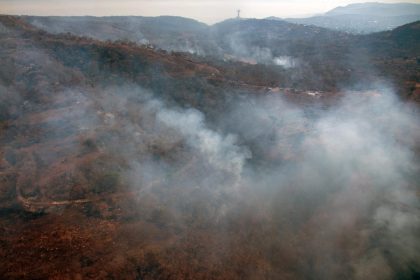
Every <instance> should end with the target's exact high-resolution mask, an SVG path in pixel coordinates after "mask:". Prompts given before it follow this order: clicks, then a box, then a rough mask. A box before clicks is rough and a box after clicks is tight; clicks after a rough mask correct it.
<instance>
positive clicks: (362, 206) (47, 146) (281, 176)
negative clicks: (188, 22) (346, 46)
mask: <svg viewBox="0 0 420 280" xmlns="http://www.w3.org/2000/svg"><path fill="white" fill-rule="evenodd" d="M226 24H230V23H226ZM236 24H237V23H234V24H233V26H225V27H223V29H224V28H230V29H231V30H232V31H234V32H240V31H242V30H243V31H244V33H243V34H241V33H240V34H239V35H238V36H239V38H243V37H242V36H248V37H249V35H250V34H254V33H255V30H264V29H265V26H266V22H262V23H261V24H256V28H255V29H253V26H254V24H249V22H247V21H243V22H241V23H240V25H239V27H237V26H236ZM242 24H243V25H242ZM287 26H289V25H287V24H286V25H284V27H287ZM292 26H293V25H292ZM236 28H238V29H236ZM273 28H275V27H273ZM406 28H408V29H407V30H411V28H414V29H415V27H410V26H409V27H406ZM280 29H281V28H279V29H278V30H275V32H278V31H280ZM305 30H307V29H304V28H302V29H301V30H300V29H298V30H296V33H297V36H298V37H299V40H297V41H300V39H302V40H303V39H304V38H305ZM315 30H316V29H315ZM404 30H405V28H403V29H401V30H398V31H397V32H395V33H394V36H395V37H396V38H399V37H400V36H402V35H400V34H403V35H404V34H405V31H404ZM222 31H223V30H219V31H217V32H216V35H215V36H217V33H220V34H223V32H222ZM0 32H1V34H0V59H1V61H2V64H1V66H0V104H1V106H2V107H1V108H0V109H1V110H0V113H1V114H0V249H1V250H0V258H1V260H2V261H1V263H0V275H1V276H2V278H4V279H45V278H53V279H98V278H99V279H101V278H103V279H107V278H108V279H120V278H122V279H305V278H311V277H312V278H317V279H343V278H350V279H363V278H366V275H373V274H374V275H375V276H378V277H379V278H390V279H392V278H397V277H400V278H405V279H410V278H415V277H416V275H418V273H419V271H418V267H420V266H419V260H420V258H419V252H420V250H418V249H419V248H418V244H420V243H419V242H418V238H419V237H418V235H417V234H416V233H417V232H418V229H419V227H420V223H419V222H418V218H417V217H418V214H419V209H418V194H419V185H418V182H419V180H418V179H419V178H418V174H419V173H418V170H419V164H418V156H417V153H413V151H418V150H419V149H418V143H420V142H419V141H418V139H419V138H420V136H419V135H418V131H420V129H419V128H418V122H417V115H416V114H415V112H414V111H413V108H411V107H409V106H408V108H406V106H407V104H406V103H403V102H400V101H399V100H398V99H397V98H394V97H393V96H392V95H391V94H390V93H389V92H388V91H389V90H388V89H386V87H385V86H382V87H381V88H380V89H378V90H375V91H363V92H349V93H343V92H341V93H337V92H325V91H320V90H315V89H318V88H320V87H321V86H323V85H322V83H316V82H314V81H313V80H312V79H313V78H315V77H317V76H318V75H324V73H322V72H317V73H316V75H312V76H310V75H308V76H307V77H306V78H304V77H302V79H301V81H302V83H300V84H298V86H299V87H301V90H299V89H298V88H297V87H294V88H288V89H285V88H284V87H286V85H288V84H290V85H293V84H292V82H296V81H298V80H294V77H292V75H293V74H294V73H297V72H298V71H302V69H305V68H296V67H291V68H288V69H285V68H284V67H282V66H279V65H266V64H256V65H252V64H250V63H245V62H237V61H228V60H226V61H224V60H218V59H212V58H209V57H197V56H194V55H187V54H180V53H167V52H166V51H163V50H156V49H153V48H150V47H147V46H140V45H136V44H133V43H131V42H104V41H100V40H94V39H90V38H81V37H77V36H74V35H71V34H60V35H54V34H49V33H46V32H45V31H41V30H39V29H37V28H34V27H33V26H32V25H29V24H27V23H26V22H25V21H24V20H22V19H21V18H18V17H9V16H1V17H0ZM282 32H284V34H286V35H285V37H280V39H282V40H284V41H287V37H289V36H290V35H291V33H293V32H291V33H288V31H282ZM320 32H323V31H322V30H321V31H320ZM400 32H401V33H400ZM408 33H410V32H408ZM267 34H270V32H269V31H268V32H267V33H263V34H256V35H255V36H261V37H258V38H260V39H264V38H265V36H266V35H267ZM308 35H309V34H308ZM388 35H389V33H384V34H382V35H381V36H379V35H378V36H379V37H378V38H377V39H375V40H377V41H375V42H379V41H380V40H384V41H386V42H388V40H389V38H388V37H389V36H388ZM270 36H271V35H270ZM270 36H268V37H267V38H265V39H264V40H261V41H260V40H257V41H254V42H252V41H250V42H249V43H248V42H247V45H246V46H248V45H249V46H251V47H260V48H262V47H263V46H264V45H260V44H267V42H270V41H269V40H272V38H270ZM311 36H312V39H313V40H316V36H315V35H311ZM323 36H324V35H323ZM325 36H328V34H327V33H325ZM405 36H406V35H404V36H403V37H404V38H406V37H405ZM225 38H226V39H227V38H228V36H227V34H224V35H223V36H220V40H222V41H224V40H226V39H225ZM245 38H246V37H244V39H245ZM357 38H358V39H360V40H361V41H362V42H365V43H366V42H367V41H365V40H362V37H357ZM369 38H371V37H369ZM308 42H311V41H308ZM251 43H252V44H251ZM284 43H286V42H284ZM356 43H357V44H360V43H358V42H355V44H356ZM305 44H307V43H305V42H303V43H302V45H303V46H307V47H308V48H303V49H299V48H298V49H297V50H293V51H296V53H298V54H302V55H304V54H306V55H307V56H302V57H308V58H309V57H310V56H313V55H314V54H316V50H312V49H311V48H310V45H305ZM366 44H367V45H358V46H359V48H361V49H362V50H363V49H364V48H368V47H369V46H370V44H371V43H369V42H367V43H366ZM392 44H393V43H391V45H392ZM291 46H297V43H294V44H292V45H291ZM269 47H271V48H273V45H269ZM354 50H355V51H356V50H357V49H354ZM385 50H386V48H385ZM385 50H384V51H385ZM229 51H233V49H229ZM412 51H415V50H412ZM273 52H274V51H273ZM404 52H407V53H408V51H406V50H404V49H403V48H400V52H399V54H402V53H404ZM336 53H337V54H338V53H339V52H338V51H337V52H336ZM347 54H348V53H346V55H347ZM382 54H386V52H382ZM325 55H326V53H325ZM309 65H310V66H311V67H312V66H313V65H315V64H309ZM331 65H334V64H331ZM359 65H360V64H359ZM306 69H310V68H309V67H308V68H306ZM335 69H336V68H333V69H330V71H332V70H335ZM362 70H363V69H362ZM362 70H361V73H364V74H365V75H367V73H369V71H365V70H364V71H365V72H363V71H362ZM295 71H296V72H295ZM325 71H326V70H325ZM326 73H331V72H326ZM319 79H321V80H322V79H323V77H319ZM318 82H319V81H318ZM312 88H313V90H310V89H312ZM353 98H354V99H353ZM384 112H385V113H384ZM396 236H397V238H395V237H396ZM401 237H404V238H401Z"/></svg>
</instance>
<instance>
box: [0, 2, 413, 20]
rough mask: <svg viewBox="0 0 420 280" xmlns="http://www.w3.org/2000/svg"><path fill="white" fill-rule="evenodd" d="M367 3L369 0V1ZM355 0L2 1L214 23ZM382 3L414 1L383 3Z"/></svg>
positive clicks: (53, 10) (66, 11) (14, 9)
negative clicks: (238, 12) (173, 17)
mask: <svg viewBox="0 0 420 280" xmlns="http://www.w3.org/2000/svg"><path fill="white" fill-rule="evenodd" d="M367 1H368V0H367ZM367 1H354V0H253V1H251V0H231V1H226V0H0V13H1V14H26V15H94V16H108V15H141V16H159V15H176V16H184V17H189V18H194V19H197V20H200V21H203V22H206V23H214V22H217V21H221V20H224V19H226V18H231V17H234V16H236V10H237V9H241V11H242V12H241V15H242V16H243V17H253V18H264V17H268V16H278V17H293V16H308V15H312V14H317V13H322V12H325V11H327V10H330V9H332V8H335V7H337V6H343V5H347V4H350V3H356V2H367ZM380 2H388V3H394V2H412V3H420V0H417V1H410V0H408V1H407V0H406V1H398V0H396V1H393V0H382V1H380Z"/></svg>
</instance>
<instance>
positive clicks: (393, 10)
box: [270, 2, 420, 34]
mask: <svg viewBox="0 0 420 280" xmlns="http://www.w3.org/2000/svg"><path fill="white" fill-rule="evenodd" d="M270 19H279V18H275V17H271V18H270ZM284 20H286V21H288V22H292V23H298V24H305V25H315V26H320V27H325V28H329V29H334V30H340V31H345V32H349V33H360V34H363V33H372V32H380V31H386V30H391V29H394V28H396V27H398V26H401V25H404V24H407V23H410V22H414V21H418V20H420V4H414V3H392V4H388V3H373V2H372V3H358V4H350V5H347V6H345V7H337V8H335V9H332V10H331V11H329V12H327V13H325V14H324V15H318V16H313V17H309V18H287V19H284Z"/></svg>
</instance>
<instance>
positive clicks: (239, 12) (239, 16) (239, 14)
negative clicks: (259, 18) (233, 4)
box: [236, 10, 241, 19]
mask: <svg viewBox="0 0 420 280" xmlns="http://www.w3.org/2000/svg"><path fill="white" fill-rule="evenodd" d="M236 18H237V19H240V18H241V10H238V16H237V17H236Z"/></svg>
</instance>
